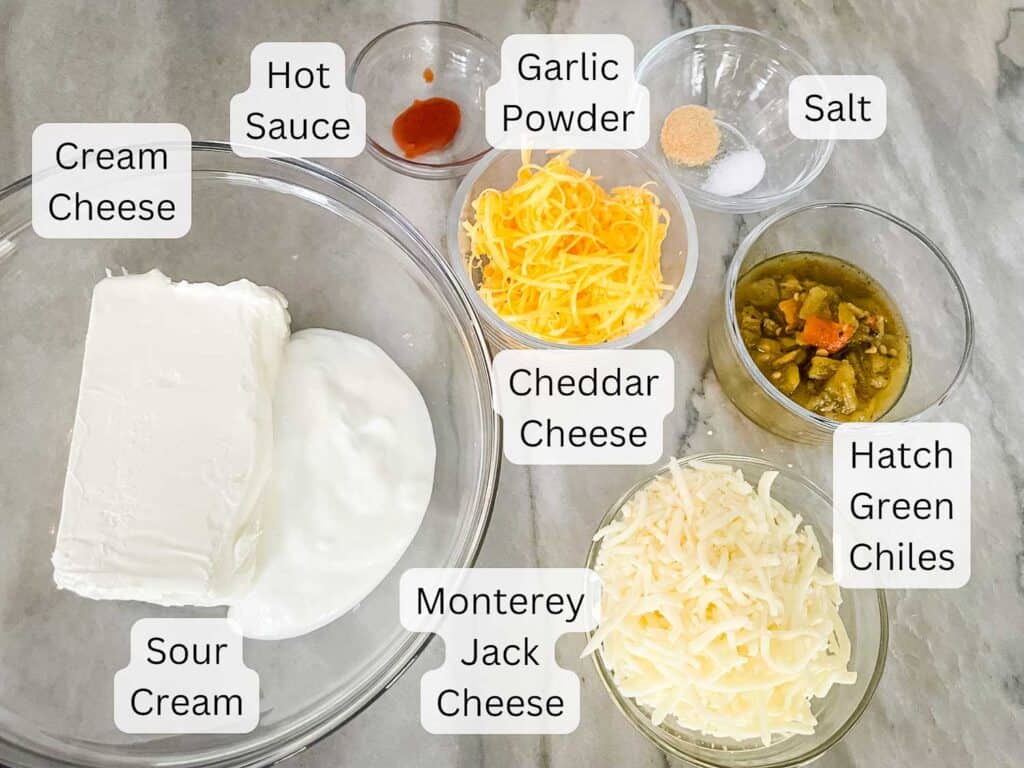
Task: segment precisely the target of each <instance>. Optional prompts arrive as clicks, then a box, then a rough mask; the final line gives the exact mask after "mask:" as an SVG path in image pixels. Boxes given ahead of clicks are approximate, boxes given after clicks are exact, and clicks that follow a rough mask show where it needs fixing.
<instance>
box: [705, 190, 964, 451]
mask: <svg viewBox="0 0 1024 768" xmlns="http://www.w3.org/2000/svg"><path fill="white" fill-rule="evenodd" d="M790 251H818V252H821V253H825V254H828V255H831V256H836V257H838V258H840V259H843V260H844V261H847V262H849V263H851V264H853V265H855V266H857V267H860V268H861V269H862V270H864V271H865V272H867V273H868V275H870V276H871V277H873V278H875V280H877V281H878V283H879V284H881V286H882V288H884V289H885V290H886V292H887V293H888V294H889V296H890V298H891V299H892V300H893V302H895V304H896V307H897V308H898V309H899V310H900V313H901V314H902V316H903V321H904V323H905V325H906V328H907V332H908V334H909V335H910V351H911V369H910V378H909V380H908V381H907V386H906V388H905V389H904V391H903V394H902V396H901V397H900V399H899V400H897V401H896V403H895V404H894V405H893V407H892V408H891V409H890V410H889V411H888V412H887V413H886V414H885V415H884V416H883V417H882V419H881V421H916V420H919V419H924V418H927V417H928V416H929V415H930V414H931V413H932V411H933V410H934V409H935V408H936V407H937V406H939V405H940V404H942V403H943V402H944V401H945V400H946V399H947V398H948V397H949V396H950V395H951V394H952V393H953V392H954V391H955V390H956V388H957V387H958V386H959V384H960V382H961V381H963V379H964V377H965V376H966V375H967V367H968V363H969V361H970V357H971V350H972V349H973V347H974V320H973V316H972V314H971V306H970V303H969V302H968V299H967V292H966V290H965V289H964V286H963V283H961V282H960V278H959V276H957V273H956V271H955V270H954V269H953V265H952V264H950V263H949V260H948V259H947V258H946V256H945V255H944V254H943V253H942V251H941V250H939V248H938V246H937V245H935V243H933V242H932V241H931V240H929V239H928V238H927V237H925V235H924V234H923V233H921V232H920V231H919V230H917V229H915V228H914V227H912V226H911V225H910V224H907V223H906V222H905V221H902V220H900V219H898V218H896V217H895V216H893V215H892V214H889V213H886V212H885V211H883V210H881V209H879V208H874V207H872V206H870V205H863V204H860V203H840V202H819V203H811V204H808V205H802V206H798V207H795V208H791V209H789V210H785V211H780V212H778V213H776V214H775V215H774V216H770V217H769V218H767V219H765V220H764V221H762V222H761V223H760V224H759V225H758V226H757V227H756V228H755V229H754V230H753V231H752V232H751V233H750V234H749V235H747V237H746V238H745V239H744V240H743V242H742V243H741V244H740V247H739V250H738V251H737V252H736V255H735V256H734V257H733V260H732V263H731V264H730V265H729V270H728V272H727V273H726V276H725V297H724V300H723V303H722V304H721V305H720V310H719V312H718V316H717V317H716V318H715V319H713V320H712V322H711V326H710V329H709V332H708V346H709V347H710V351H711V361H712V364H713V365H714V368H715V373H716V375H717V376H718V382H719V383H720V384H721V385H722V390H723V391H724V392H725V394H726V395H727V396H728V397H729V399H730V400H732V402H733V404H734V405H735V406H736V407H737V408H739V409H740V411H742V412H743V413H744V414H745V415H746V416H747V417H749V418H750V419H751V420H752V421H754V422H755V423H756V424H758V425H760V426H761V427H764V428H765V429H767V430H769V431H770V432H774V433H775V434H777V435H779V436H780V437H785V438H787V439H790V440H796V441H798V442H804V443H821V442H825V441H827V440H829V439H831V436H832V433H833V432H834V431H835V429H836V427H838V426H839V425H840V424H841V423H842V422H839V421H835V420H834V419H830V418H826V417H824V416H819V415H818V414H816V413H813V412H811V411H809V410H807V409H805V408H803V407H801V406H799V405H797V404H796V403H795V402H793V401H792V400H790V399H789V398H788V397H786V395H784V394H783V393H782V392H781V391H779V390H778V389H777V388H776V387H775V386H773V385H772V383H771V382H770V381H769V380H768V378H767V377H766V376H765V375H764V374H763V373H761V371H760V370H758V368H757V366H756V365H755V364H754V361H753V360H752V359H751V357H750V353H749V352H748V351H747V349H746V347H745V346H744V345H743V339H742V338H740V333H739V327H738V323H737V319H736V283H737V282H738V281H739V279H740V277H741V276H742V275H743V274H745V273H746V272H747V271H748V270H750V269H751V268H753V267H754V266H755V265H757V264H759V263H761V262H762V261H764V260H765V259H768V258H771V257H772V256H775V255H776V254H780V253H787V252H790Z"/></svg>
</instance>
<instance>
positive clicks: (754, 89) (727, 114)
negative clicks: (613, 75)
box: [636, 26, 833, 213]
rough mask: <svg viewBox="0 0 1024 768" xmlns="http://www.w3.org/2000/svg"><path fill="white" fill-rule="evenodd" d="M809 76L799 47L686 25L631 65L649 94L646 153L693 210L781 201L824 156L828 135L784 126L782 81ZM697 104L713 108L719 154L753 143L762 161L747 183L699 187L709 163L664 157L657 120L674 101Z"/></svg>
mask: <svg viewBox="0 0 1024 768" xmlns="http://www.w3.org/2000/svg"><path fill="white" fill-rule="evenodd" d="M815 74H817V73H816V72H815V70H814V68H813V67H812V66H811V64H810V63H809V62H808V61H807V60H806V59H805V58H804V57H803V56H801V55H800V54H799V53H797V52H796V51H794V50H793V49H792V48H790V47H788V46H786V45H784V44H783V43H780V42H778V41H777V40H774V39H772V38H770V37H768V36H767V35H764V34H762V33H760V32H756V31H754V30H752V29H746V28H744V27H734V26H704V27H694V28H693V29H687V30H684V31H682V32H679V33H677V34H675V35H672V36H671V37H668V38H666V39H665V40H662V41H661V42H660V43H658V45H656V46H655V47H654V48H652V49H651V50H650V51H649V52H648V53H647V55H646V56H644V58H643V60H642V61H641V62H640V66H639V67H637V70H636V77H637V81H638V82H640V83H641V84H643V85H645V86H647V89H648V91H649V92H650V96H651V141H650V143H649V144H648V149H647V151H648V152H649V153H650V154H651V155H652V156H653V157H655V158H656V159H657V161H658V162H659V163H660V164H662V165H663V166H665V167H666V168H667V169H668V171H669V172H670V173H671V174H672V176H673V177H674V178H675V180H676V181H677V182H679V185H680V186H681V187H682V188H683V190H684V191H685V192H686V194H687V196H688V197H689V198H690V199H691V200H693V204H694V205H696V206H698V207H700V208H707V209H709V210H712V211H720V212H723V213H753V212H755V211H764V210H767V209H769V208H774V207H775V206H778V205H781V204H782V203H783V202H785V201H786V200H788V199H790V198H791V197H793V196H794V195H796V194H797V193H799V192H800V191H801V190H802V189H804V187H806V186H807V185H808V184H810V183H811V182H812V181H814V179H815V178H816V177H817V176H818V174H819V173H821V171H822V169H823V168H824V167H825V164H826V163H828V160H829V157H830V156H831V155H832V146H833V142H832V140H831V139H828V140H820V141H810V140H802V139H797V138H796V137H795V136H793V134H792V133H791V132H790V130H789V116H788V104H789V83H790V81H791V80H792V79H793V78H795V77H798V76H800V75H815ZM684 104H699V105H701V106H704V107H707V108H708V109H711V110H714V112H715V120H716V122H717V123H718V127H719V130H720V131H721V135H722V146H721V149H720V150H719V154H718V156H717V157H718V158H721V157H722V156H723V155H724V153H726V152H730V151H735V150H740V149H748V148H750V147H753V148H756V149H757V150H759V151H760V152H761V154H762V155H763V156H764V160H765V163H766V168H765V173H764V178H763V179H761V181H760V183H759V184H757V186H755V187H754V188H753V189H751V190H750V191H748V192H745V193H744V194H741V195H736V196H735V197H723V196H720V195H716V194H712V193H711V192H708V191H706V190H705V189H704V184H705V182H706V181H707V178H708V173H709V170H710V168H711V166H712V165H713V162H712V163H710V164H709V165H707V166H704V167H700V168H688V167H686V166H683V165H679V164H677V163H674V162H672V161H671V160H669V159H668V158H666V157H665V154H664V152H662V149H661V142H660V140H659V136H660V132H661V125H662V123H663V122H664V121H665V118H666V117H667V116H668V114H669V112H671V111H672V110H673V109H675V108H676V107H679V106H682V105H684Z"/></svg>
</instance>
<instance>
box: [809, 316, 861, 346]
mask: <svg viewBox="0 0 1024 768" xmlns="http://www.w3.org/2000/svg"><path fill="white" fill-rule="evenodd" d="M852 336H853V326H852V325H847V324H846V323H834V322H832V321H831V320H826V319H825V318H823V317H816V316H811V317H808V318H807V322H805V323H804V329H803V330H802V331H800V335H799V336H798V337H797V341H799V342H800V343H801V344H807V345H809V346H812V347H817V348H818V349H824V350H825V351H826V352H828V353H829V354H830V355H833V354H835V353H836V352H838V351H839V350H841V349H842V348H843V347H845V346H846V345H847V344H849V343H850V338H851V337H852Z"/></svg>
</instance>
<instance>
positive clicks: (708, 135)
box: [661, 104, 722, 167]
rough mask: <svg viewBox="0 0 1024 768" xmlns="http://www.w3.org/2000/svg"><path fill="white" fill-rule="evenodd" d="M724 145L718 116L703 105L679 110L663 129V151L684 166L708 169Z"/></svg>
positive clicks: (673, 160)
mask: <svg viewBox="0 0 1024 768" xmlns="http://www.w3.org/2000/svg"><path fill="white" fill-rule="evenodd" d="M721 144H722V134H721V131H719V129H718V124H717V123H715V113H714V112H713V111H712V110H710V109H708V108H707V107H702V106H700V105H699V104H684V105H683V106H681V107H676V108H675V109H673V110H672V111H671V112H669V113H668V117H666V118H665V122H664V123H662V125H661V149H662V151H663V152H664V153H665V155H666V157H668V159H669V160H671V161H672V162H674V163H678V164H680V165H686V166H690V167H697V166H701V165H707V164H708V163H710V162H711V161H712V160H714V158H715V155H717V154H718V149H719V147H720V146H721Z"/></svg>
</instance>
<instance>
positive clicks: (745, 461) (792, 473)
mask: <svg viewBox="0 0 1024 768" xmlns="http://www.w3.org/2000/svg"><path fill="white" fill-rule="evenodd" d="M698 461H701V462H708V463H714V464H727V465H729V466H731V467H733V468H745V467H749V468H759V469H761V470H762V472H767V471H771V472H778V473H779V474H780V475H783V476H785V477H786V478H787V479H789V480H792V481H794V482H796V483H799V484H800V485H802V486H804V487H805V488H806V489H807V490H809V491H810V492H811V493H813V494H814V495H815V496H818V497H819V498H821V499H822V500H823V501H824V502H825V503H826V504H827V505H828V506H829V507H831V506H832V498H831V496H829V495H828V494H827V493H826V492H825V491H824V490H823V489H822V488H821V487H820V486H819V485H818V484H817V483H815V482H813V481H812V480H810V479H809V478H807V477H806V476H805V475H803V474H801V473H800V472H797V471H796V470H795V469H791V468H788V467H782V466H779V465H778V464H775V463H774V462H772V461H769V460H768V459H764V458H760V457H757V456H745V455H743V454H738V453H728V452H723V451H703V452H700V453H693V454H689V455H687V456H684V457H682V458H673V459H670V460H669V461H668V462H666V463H665V464H663V465H661V466H659V467H658V468H657V469H655V470H654V471H653V472H651V473H649V474H647V475H645V476H644V477H643V478H641V479H640V480H639V481H637V482H636V483H634V484H633V486H632V487H630V488H629V489H628V490H627V491H626V492H625V493H623V494H622V495H621V496H620V497H619V498H618V500H616V501H615V503H614V504H612V505H611V506H610V507H609V508H608V511H607V512H605V514H604V516H603V517H602V518H601V521H600V522H599V523H598V525H597V528H595V529H594V536H596V535H597V533H598V532H599V531H601V529H603V528H604V527H605V526H606V525H608V524H609V523H610V522H612V520H614V519H615V518H616V517H617V516H618V514H619V512H621V511H622V507H623V506H624V505H625V504H626V502H628V501H629V500H630V499H631V498H632V497H633V495H634V494H635V493H637V491H639V490H640V489H642V488H644V487H645V486H646V485H647V484H648V483H650V482H651V481H652V480H654V479H655V478H656V477H659V476H661V475H662V474H664V473H666V472H668V471H669V470H670V468H671V467H672V466H673V465H676V466H679V467H686V466H688V465H691V464H693V463H694V462H698ZM805 522H808V523H809V524H811V525H813V526H814V527H815V528H820V526H818V525H816V524H813V523H810V521H806V520H805ZM600 549H601V542H600V541H597V540H595V539H594V538H593V537H591V540H590V543H589V548H588V550H587V559H586V564H585V566H584V567H585V568H588V569H590V570H594V571H596V568H595V566H596V563H597V555H598V552H599V551H600ZM845 591H846V592H874V593H875V596H876V599H877V608H878V619H879V633H878V635H879V636H878V650H877V652H876V656H875V665H874V668H873V669H872V672H871V677H870V679H869V680H868V684H867V687H866V688H865V689H864V693H863V695H862V696H861V699H860V701H859V702H858V703H857V706H856V707H855V708H854V710H853V712H852V713H851V714H850V716H849V717H848V718H847V719H846V720H844V721H843V723H842V724H841V725H840V726H839V727H838V728H837V729H836V730H835V732H833V733H832V734H830V735H829V737H828V738H827V739H825V740H824V741H822V742H821V743H820V744H818V745H816V746H814V747H812V748H811V749H809V750H808V751H807V752H806V753H803V754H800V755H797V756H795V757H792V758H784V759H771V760H769V761H767V762H763V763H752V762H751V763H740V764H736V763H734V762H729V761H724V762H723V761H713V760H710V759H705V758H703V757H700V756H699V755H695V754H692V753H690V752H684V751H683V750H681V749H678V748H677V747H676V746H675V745H674V744H672V743H671V742H669V741H668V740H667V739H665V738H664V737H663V736H662V735H661V729H660V728H659V727H658V726H655V725H653V724H652V723H651V722H650V721H649V720H648V719H646V718H640V717H637V715H636V714H635V712H634V711H633V709H634V708H635V706H636V705H634V704H631V702H628V701H627V698H626V697H625V696H623V694H622V693H620V692H619V689H618V686H616V685H615V681H614V680H613V679H612V674H611V672H610V671H609V670H608V668H607V667H606V666H605V664H604V658H603V656H602V653H601V649H600V648H597V649H595V651H594V652H593V653H592V654H591V659H592V660H593V663H594V667H595V669H596V670H597V676H598V678H600V680H601V684H602V685H603V686H604V688H605V691H607V693H608V695H609V696H610V697H611V699H612V701H613V702H614V703H615V706H616V708H617V709H618V710H619V712H620V713H621V714H622V715H623V716H624V717H625V718H626V719H627V720H628V721H629V723H630V724H631V725H632V726H633V727H634V728H635V729H636V730H637V731H639V732H640V733H641V734H643V736H644V737H645V738H646V739H647V740H648V741H649V742H651V743H652V744H653V745H654V746H656V747H657V748H658V749H660V750H661V751H662V752H664V753H666V754H668V755H671V756H672V757H675V758H677V759H679V760H683V761H684V762H687V763H689V764H691V765H696V766H699V767H700V768H736V766H737V765H744V766H746V768H795V766H800V765H805V764H807V763H809V762H811V761H813V760H816V759H817V758H819V757H821V756H822V755H823V754H825V752H827V751H828V750H830V749H831V748H832V747H834V746H835V745H836V744H838V743H839V742H840V741H842V739H843V738H844V737H845V736H846V734H847V733H849V732H850V729H852V728H853V726H854V725H856V724H857V721H858V720H860V718H861V716H862V715H863V714H864V712H865V711H866V710H867V708H868V706H869V705H870V704H871V700H872V699H873V698H874V695H875V692H876V690H877V689H878V685H879V683H880V682H881V680H882V675H883V673H884V671H885V664H886V658H887V656H888V652H889V610H888V606H887V604H886V600H885V591H884V590H881V589H874V590H870V589H858V590H853V589H847V590H845ZM596 631H597V627H595V628H594V629H591V630H588V631H587V642H590V640H592V639H593V636H594V633H595V632H596ZM722 754H723V755H729V754H735V752H724V751H723V752H722Z"/></svg>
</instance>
